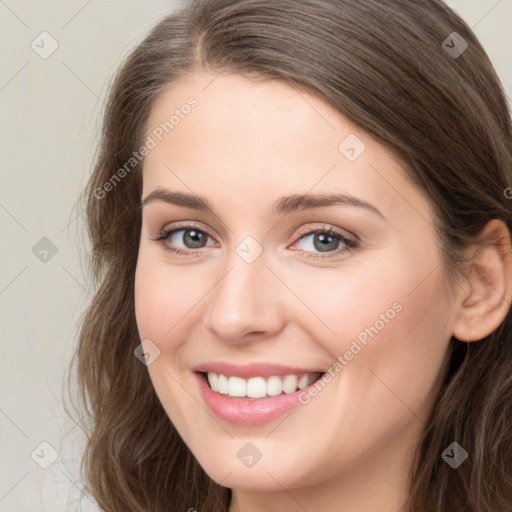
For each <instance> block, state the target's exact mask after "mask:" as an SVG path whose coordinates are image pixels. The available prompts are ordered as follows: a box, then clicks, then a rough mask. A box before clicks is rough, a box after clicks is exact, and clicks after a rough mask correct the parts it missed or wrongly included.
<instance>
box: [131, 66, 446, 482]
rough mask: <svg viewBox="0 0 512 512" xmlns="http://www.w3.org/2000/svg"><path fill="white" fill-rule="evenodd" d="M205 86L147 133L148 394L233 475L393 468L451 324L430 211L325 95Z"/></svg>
mask: <svg viewBox="0 0 512 512" xmlns="http://www.w3.org/2000/svg"><path fill="white" fill-rule="evenodd" d="M214 78H215V77H214V76H213V75H208V76H207V75H200V74H197V75H194V76H193V77H191V78H189V79H187V81H183V82H181V83H179V84H176V85H174V86H173V87H171V88H170V89H168V90H167V91H166V92H165V93H164V94H162V95H161V97H160V98H159V101H158V102H157V103H156V105H155V106H154V108H153V111H152V115H151V118H150V120H149V122H148V125H147V133H146V136H147V137H149V138H148V139H147V147H148V150H149V153H148V154H147V156H146V158H145V163H144V171H143V194H142V198H143V200H145V199H148V200H147V201H145V203H144V206H143V221H142V231H141V238H140V250H139V254H138V263H137V271H136V283H135V305H136V318H137V324H138V329H139V334H140V337H141V340H146V341H144V343H143V346H144V348H145V350H146V352H149V353H150V354H152V355H151V359H149V360H148V361H149V362H150V364H148V370H149V374H150V377H151V380H152V382H153V385H154V387H155V390H156V393H157V395H158V397H159V399H160V401H161V403H162V405H163V407H164V408H165V410H166V412H167V414H168V416H169V418H170V419H171V421H172V423H173V424H174V425H175V427H176V429H177V430H178V432H179V433H180V435H181V436H182V438H183V440H184V441H185V443H186V444H187V445H188V447H189V448H190V450H191V451H192V452H193V453H194V455H195V456H196V457H197V459H198V461H199V462H200V464H201V465H202V466H203V468H204V469H205V470H206V472H207V473H208V474H209V475H210V476H211V477H212V478H213V479H214V480H215V481H217V482H219V483H222V485H224V486H227V487H233V488H240V489H242V488H244V489H253V490H281V489H282V488H286V489H293V488H298V487H306V486H312V485H318V484H321V483H322V484H325V483H327V482H329V481H332V482H334V481H337V482H343V481H348V480H346V479H348V478H354V475H359V476H361V475H364V477H362V478H369V477H370V474H371V472H381V474H388V473H389V474H391V473H393V471H397V472H399V473H400V474H401V475H402V476H403V475H404V474H405V471H406V470H407V467H408V464H409V463H410V456H411V454H412V451H411V450H412V447H414V446H415V444H416V443H417V442H418V436H419V435H420V431H421V429H422V428H423V426H424V422H425V421H426V420H427V417H428V414H429V409H430V407H431V406H432V403H433V400H434V397H435V394H436V391H437V386H438V384H439V378H440V375H441V373H442V370H443V362H444V361H445V359H446V351H447V348H448V345H449V342H450V338H451V335H452V325H453V322H454V319H455V315H456V311H455V306H454V305H453V303H452V302H451V301H450V300H448V297H447V296H445V294H444V292H443V291H442V290H443V284H444V281H443V274H442V265H441V255H440V250H439V247H438V244H437V241H436V237H435V234H434V227H433V213H432V209H431V205H430V203H429V201H428V200H427V199H426V198H425V197H424V195H423V194H422V193H421V192H420V191H419V190H418V189H417V188H416V187H415V186H413V185H412V184H410V183H409V182H408V181H407V180H406V178H405V171H404V169H403V167H402V164H401V162H400V161H399V160H398V159H397V158H396V157H394V156H393V155H392V154H391V153H390V152H388V150H386V148H385V147H384V146H382V145H380V144H379V143H377V142H376V141H375V140H373V139H372V138H370V136H369V135H368V134H366V133H365V132H363V131H361V130H360V129H358V128H356V127H355V126H354V125H353V124H351V123H350V122H349V120H348V119H347V118H345V117H344V116H342V115H340V114H339V113H338V112H336V111H335V110H333V109H332V108H331V107H329V106H328V105H327V104H326V103H325V102H323V101H322V100H320V99H319V98H317V97H315V96H312V95H310V94H306V93H304V92H301V93H298V92H297V91H295V90H294V89H293V88H291V87H290V86H288V85H285V84H284V83H282V82H277V81H274V82H268V81H267V82H263V81H254V80H250V79H248V78H246V77H242V76H235V75H220V76H218V77H217V78H215V79H214ZM191 98H193V99H191ZM165 123H167V124H165ZM157 191H158V193H157ZM177 194H179V195H177ZM315 230H317V231H318V232H315ZM326 230H329V232H327V231H326ZM162 231H172V233H170V234H168V235H165V234H164V235H163V236H164V237H166V238H164V239H162V240H157V238H161V236H160V233H161V232H162ZM174 251H179V253H177V252H174ZM148 340H150V341H148ZM208 373H210V379H211V382H212V387H213V389H214V390H217V391H214V390H212V389H210V386H209V385H208V384H207V380H206V374H208ZM321 374H325V376H323V377H322V378H321V379H320V380H319V381H317V382H316V383H312V381H313V380H314V379H316V378H318V377H319V376H320V375H321ZM299 388H301V389H299ZM247 393H249V395H250V397H248V396H244V395H246V394H247ZM232 395H233V396H232ZM237 395H238V396H237ZM370 468H371V469H370ZM390 468H394V469H390ZM349 475H350V477H349ZM343 478H345V480H343Z"/></svg>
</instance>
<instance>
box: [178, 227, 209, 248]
mask: <svg viewBox="0 0 512 512" xmlns="http://www.w3.org/2000/svg"><path fill="white" fill-rule="evenodd" d="M183 242H184V243H185V245H186V246H187V247H189V248H190V249H197V248H199V247H204V244H205V242H206V237H205V235H204V233H201V231H197V230H196V229H186V230H185V233H184V234H183Z"/></svg>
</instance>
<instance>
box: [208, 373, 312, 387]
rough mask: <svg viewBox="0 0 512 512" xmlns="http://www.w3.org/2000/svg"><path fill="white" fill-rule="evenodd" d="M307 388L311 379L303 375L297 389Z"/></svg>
mask: <svg viewBox="0 0 512 512" xmlns="http://www.w3.org/2000/svg"><path fill="white" fill-rule="evenodd" d="M306 386H309V377H308V376H307V375H301V376H300V377H299V381H298V383H297V387H298V388H299V389H304V388H305V387H306ZM212 389H213V387H212ZM214 391H215V390H214Z"/></svg>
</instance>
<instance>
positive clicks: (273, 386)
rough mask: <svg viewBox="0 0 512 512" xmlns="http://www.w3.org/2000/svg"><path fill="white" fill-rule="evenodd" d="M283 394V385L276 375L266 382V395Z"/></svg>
mask: <svg viewBox="0 0 512 512" xmlns="http://www.w3.org/2000/svg"><path fill="white" fill-rule="evenodd" d="M282 392H283V383H282V381H281V378H280V377H278V376H277V375H273V376H272V377H270V378H269V379H268V380H267V395H268V396H277V395H280V394H281V393H282Z"/></svg>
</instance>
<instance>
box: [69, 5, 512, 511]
mask: <svg viewBox="0 0 512 512" xmlns="http://www.w3.org/2000/svg"><path fill="white" fill-rule="evenodd" d="M453 32H456V33H457V34H458V35H459V36H460V37H462V38H463V40H464V41H465V42H466V43H467V48H465V45H464V44H463V43H461V39H460V38H457V37H458V36H455V35H453ZM449 37H451V38H452V39H450V38H449ZM454 37H455V38H456V39H454ZM444 41H448V43H443V42H444ZM464 50H465V51H464ZM454 52H458V53H459V54H454ZM198 70H199V71H203V70H209V71H213V72H215V73H217V72H228V73H238V74H251V75H254V76H259V77H261V78H262V79H278V80H282V81H284V82H286V83H288V84H289V85H291V86H293V87H296V88H300V89H302V90H305V91H309V92H312V93H314V94H316V95H317V96H318V97H320V98H322V99H324V100H325V101H327V102H328V103H329V104H330V105H331V106H332V107H333V108H335V109H336V110H338V111H339V112H341V113H342V114H343V115H345V116H347V117H348V118H349V119H350V120H351V121H352V122H354V123H355V124H356V125H358V126H359V127H361V128H362V129H363V130H365V131H366V132H367V133H368V134H370V135H371V136H373V137H374V138H375V139H376V140H377V141H379V142H380V143H382V144H384V145H385V146H386V147H387V148H388V149H389V150H391V151H394V152H395V153H396V154H397V155H399V156H400V157H401V158H402V159H403V161H404V162H406V163H407V166H406V171H407V173H408V176H409V178H410V179H411V181H412V182H413V183H415V184H416V185H417V186H418V187H420V188H421V189H422V190H423V191H425V192H426V193H427V194H428V196H429V198H430V199H431V201H432V204H433V206H434V208H435V212H436V218H435V228H436V232H437V234H438V237H439V243H440V245H441V247H442V249H443V256H444V263H445V270H446V275H447V276H451V277H450V278H449V279H450V280H449V282H450V283H451V284H452V285H453V284H455V283H456V282H457V279H458V277H459V276H460V268H461V265H460V264H461V262H462V261H463V257H462V254H463V249H464V248H466V247H467V246H468V244H471V243H474V242H475V240H476V236H477V234H478V233H479V231H480V230H481V228H482V227H483V226H484V225H485V223H486V222H487V221H489V220H491V219H493V218H498V219H501V220H503V221H504V222H505V223H506V225H507V226H508V229H509V230H510V231H512V211H511V210H512V209H511V206H512V202H511V201H510V200H509V199H507V197H506V194H504V191H505V190H507V189H508V187H510V186H512V127H511V119H510V112H509V109H508V105H507V101H506V97H505V94H504V92H503V89H502V86H501V84H500V82H499V79H498V77H497V75H496V73H495V71H494V69H493V67H492V65H491V63H490V61H489V58H488V57H487V55H486V53H485V51H484V50H483V48H482V46H481V45H480V44H479V42H478V40H477V39H476V37H475V35H474V34H473V32H472V31H471V29H470V28H469V27H468V26H467V25H466V24H465V23H464V22H463V21H462V20H461V19H460V18H459V16H457V15H456V14H455V13H454V12H453V11H452V10H450V9H449V8H448V7H447V6H446V5H445V4H444V3H443V2H441V1H440V0H408V1H402V0H300V1H296V0H211V1H208V0H193V1H191V2H189V3H187V4H186V5H185V6H184V7H182V8H181V9H180V10H178V11H175V12H174V13H172V14H171V15H170V16H168V17H167V18H165V19H164V20H162V21H161V22H160V23H158V24H157V25H156V27H155V28H154V29H153V30H152V31H151V32H150V33H149V35H148V36H147V37H146V38H145V39H144V40H143V41H142V43H140V44H139V45H138V46H137V47H136V48H135V50H133V52H132V53H131V54H130V55H129V56H128V58H127V59H126V61H125V62H124V64H123V66H122V67H121V69H120V70H119V72H118V73H117V75H116V78H115V80H114V82H113V84H112V86H111V89H110V94H109V98H108V102H107V105H106V111H105V116H104V124H103V129H102V132H101V144H100V147H99V152H98V157H97V161H96V164H95V168H94V172H93V174H92V175H91V177H90V180H89V182H88V184H87V187H86V189H85V190H84V193H83V196H82V201H83V204H84V208H85V210H86V221H87V228H88V233H89V237H90V241H91V260H90V263H91V277H92V279H93V283H94V285H95V295H94V298H93V300H92V302H91V304H90V306H89V307H88V309H87V311H86V312H85V313H84V315H83V316H82V319H81V325H80V331H79V340H78V348H77V352H76V355H75V359H74V361H73V365H72V369H73V367H76V371H77V378H78V384H79V388H78V389H79V390H80V393H79V399H80V401H81V402H80V403H81V404H82V409H81V412H82V413H83V414H85V419H84V428H85V431H86V434H87V445H86V448H85V453H84V456H83V459H82V472H83V478H84V482H85V483H86V484H87V487H86V490H88V492H89V493H90V494H91V495H92V496H93V497H94V498H95V500H96V501H97V502H98V504H99V506H100V508H101V509H102V510H104V511H109V512H125V511H127V510H130V511H137V512H139V511H140V512H150V511H151V512H164V511H165V512H169V511H178V510H187V509H190V508H194V509H196V510H199V511H208V512H217V511H218V512H221V511H227V510H228V506H229V502H230V497H231V491H230V490H229V489H227V488H225V487H222V486H220V485H218V484H216V483H215V482H213V481H212V480H211V479H210V478H209V477H208V476H207V475H206V474H205V472H204V471H203V470H202V468H201V467H200V466H199V464H198V462H197V461H196V460H195V458H194V457H193V455H192V454H191V452H190V451H189V449H188V448H187V447H186V445H185V444H184V443H183V441H182V440H181V438H180V436H179V435H178V433H177V432H176V431H175V429H174V427H173V425H172V423H171V422H170V420H169V418H168V416H167V415H166V413H165V412H164V409H163V408H162V406H161V404H160V402H159V400H158V398H157V397H156V394H155V392H154V390H153V387H152V384H151V381H150V379H149V376H148V372H147V369H146V368H145V367H144V365H142V364H141V363H140V362H139V361H138V360H137V358H136V357H134V349H135V348H136V347H137V345H139V344H140V341H141V340H140V338H139V335H138V331H137V326H136V322H135V313H134V275H135V268H136V263H137V253H138V244H139V237H140V228H141V210H140V199H141V190H142V189H141V185H142V175H141V174H142V166H143V160H140V161H138V160H137V161H133V160H132V163H131V167H130V168H129V170H127V169H128V168H127V167H126V162H128V161H129V160H130V158H133V153H134V152H137V150H138V149H139V148H140V147H141V146H142V145H143V142H144V141H143V136H144V128H145V125H146V123H147V120H148V116H149V113H150V110H151V108H152V106H153V105H154V103H155V100H156V99H157V98H158V97H159V95H160V93H162V91H164V90H166V89H167V88H169V87H170V86H172V84H173V83H174V82H176V81H177V80H179V79H182V78H184V77H186V76H187V75H188V74H191V73H194V72H195V71H198ZM132 164H133V165H132ZM123 167H124V169H125V171H126V172H125V173H123V177H122V180H118V179H117V178H116V179H115V180H114V179H113V176H114V175H116V173H117V177H119V174H120V173H119V170H120V169H122V168H123ZM109 180H110V183H111V186H109V187H108V190H107V187H105V184H106V183H107V182H109ZM463 341H465V340H457V339H455V338H453V339H452V340H451V351H450V360H449V364H448V365H447V368H448V370H447V373H446V376H445V379H444V381H443V383H442V385H441V388H440V392H439V394H438V397H437V400H436V404H435V407H434V409H433V411H432V413H431V416H430V418H429V419H428V424H427V425H426V428H425V431H424V436H423V438H422V439H421V442H420V445H419V447H418V451H417V454H416V459H415V462H414V465H413V467H412V468H411V473H410V492H409V496H408V501H407V506H406V510H407V512H431V511H432V512H434V511H435V512H456V511H465V512H491V511H492V512H510V510H512V434H511V432H512V429H511V425H512V372H511V368H512V310H509V312H508V315H507V317H506V319H505V320H504V322H503V323H502V325H501V326H500V327H499V328H498V329H497V330H496V331H495V332H493V333H492V334H490V335H489V336H488V337H487V338H486V339H485V340H482V341H480V342H474V343H468V344H466V343H463ZM71 374H72V372H71V373H70V376H71ZM71 378H72V377H71ZM453 441H457V442H458V443H459V444H460V445H461V446H462V447H463V448H464V449H465V450H466V451H467V452H468V454H469V462H467V463H465V464H462V465H461V466H460V467H459V468H458V469H457V470H454V469H452V468H451V467H450V466H449V465H448V464H446V463H445V462H444V461H443V460H442V459H441V453H442V452H443V450H444V449H445V448H446V447H448V446H449V445H450V444H451V443H452V442H453Z"/></svg>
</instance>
